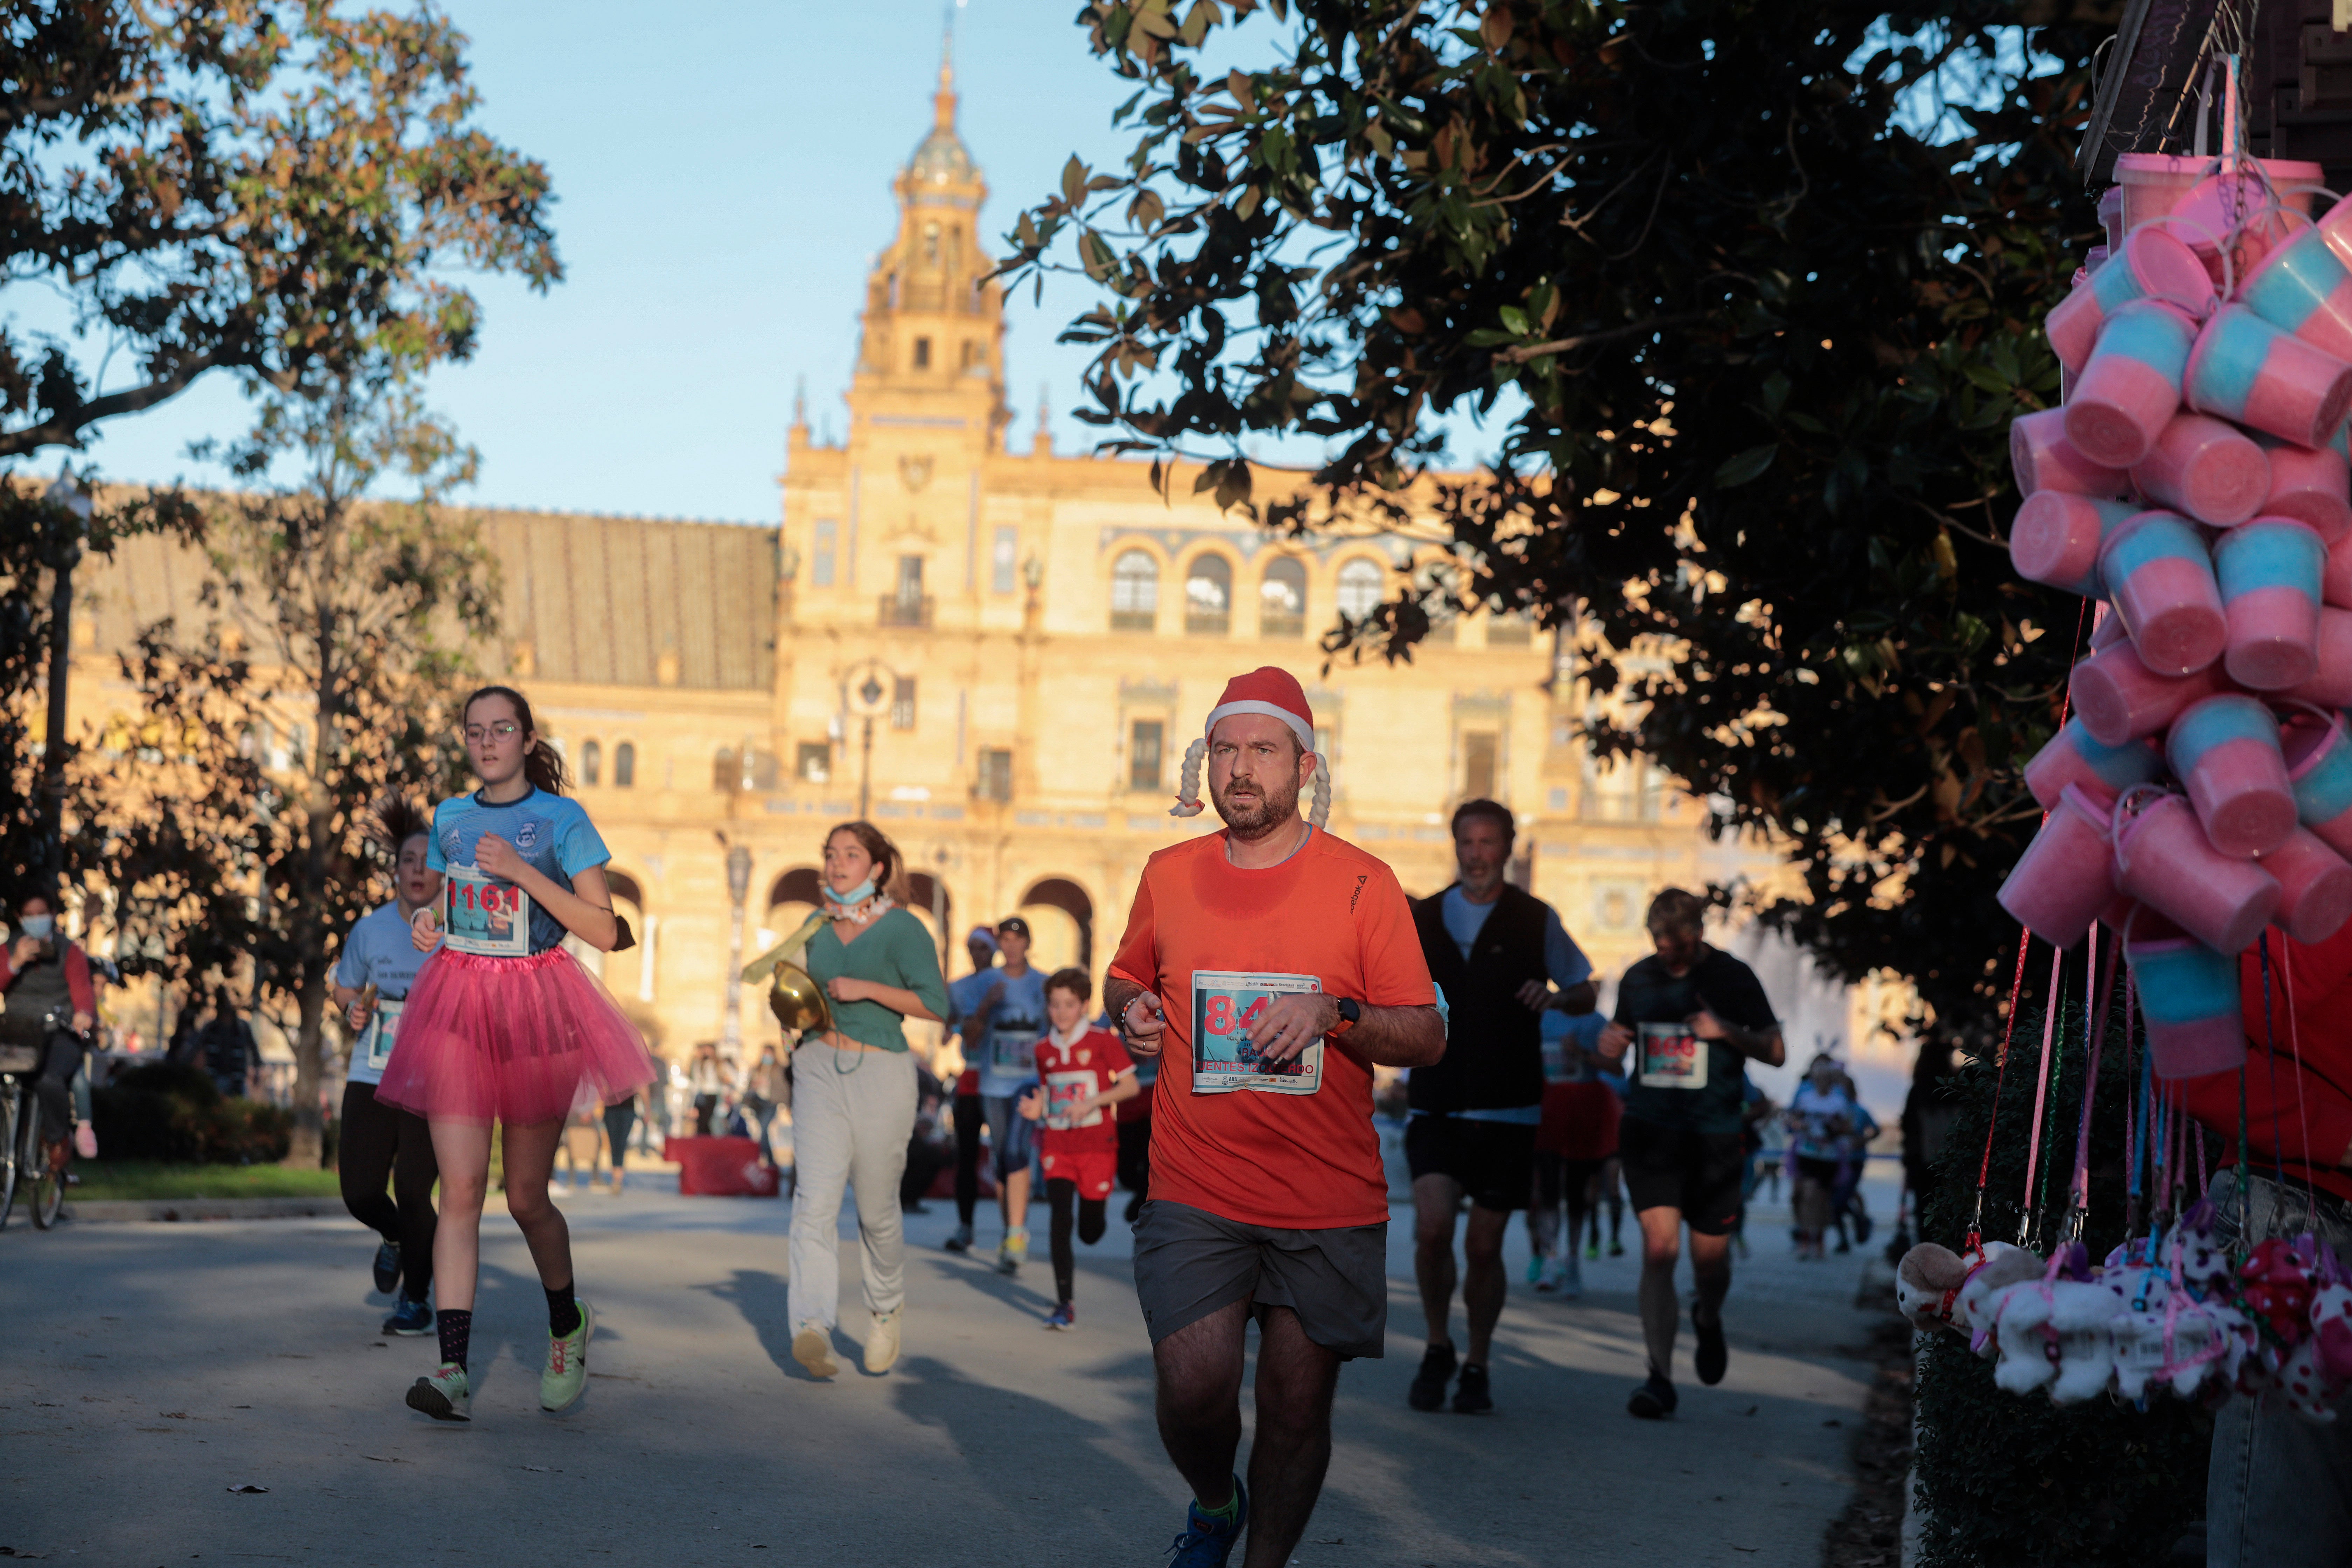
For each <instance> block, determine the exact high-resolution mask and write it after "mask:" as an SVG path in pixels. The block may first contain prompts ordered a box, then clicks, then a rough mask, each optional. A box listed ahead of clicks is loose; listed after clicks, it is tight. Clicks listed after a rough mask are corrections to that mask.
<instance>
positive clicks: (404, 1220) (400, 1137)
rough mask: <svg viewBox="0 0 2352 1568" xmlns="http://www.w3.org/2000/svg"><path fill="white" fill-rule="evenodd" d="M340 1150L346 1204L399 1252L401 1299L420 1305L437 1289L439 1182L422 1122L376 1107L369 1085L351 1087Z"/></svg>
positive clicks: (345, 1096)
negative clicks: (435, 1200) (387, 1182)
mask: <svg viewBox="0 0 2352 1568" xmlns="http://www.w3.org/2000/svg"><path fill="white" fill-rule="evenodd" d="M337 1151H338V1152H337V1158H336V1163H337V1164H338V1165H340V1166H341V1177H342V1187H343V1206H344V1207H345V1208H347V1209H349V1210H351V1211H352V1218H353V1219H355V1220H357V1221H359V1222H360V1223H361V1224H362V1225H363V1226H367V1227H368V1228H369V1229H370V1230H372V1231H374V1232H375V1233H376V1234H377V1235H378V1236H381V1237H383V1238H384V1239H385V1240H386V1241H389V1242H391V1243H392V1244H393V1245H394V1246H395V1247H399V1248H400V1279H401V1284H400V1293H401V1294H402V1295H404V1296H405V1297H407V1298H408V1299H409V1300H412V1301H422V1300H425V1293H426V1292H427V1291H429V1290H430V1289H432V1288H433V1226H434V1219H435V1216H434V1213H433V1184H434V1183H435V1182H436V1181H438V1180H439V1179H440V1176H441V1167H440V1165H439V1163H437V1162H436V1161H435V1159H434V1158H433V1134H432V1133H431V1131H428V1130H427V1129H426V1127H425V1118H423V1117H422V1116H419V1115H417V1114H416V1113H415V1111H413V1110H395V1109H394V1108H393V1107H391V1106H389V1105H378V1104H377V1103H376V1102H375V1085H373V1084H372V1083H347V1084H345V1085H343V1125H342V1132H341V1140H340V1142H338V1144H337ZM387 1177H388V1178H390V1180H391V1182H392V1191H393V1196H392V1197H386V1196H385V1195H384V1192H383V1187H384V1182H385V1179H386V1178H387Z"/></svg>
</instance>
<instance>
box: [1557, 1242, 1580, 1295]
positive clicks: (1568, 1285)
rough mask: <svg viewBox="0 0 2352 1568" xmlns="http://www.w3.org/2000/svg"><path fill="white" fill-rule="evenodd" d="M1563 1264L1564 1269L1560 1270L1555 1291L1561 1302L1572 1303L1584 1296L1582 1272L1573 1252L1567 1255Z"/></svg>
mask: <svg viewBox="0 0 2352 1568" xmlns="http://www.w3.org/2000/svg"><path fill="white" fill-rule="evenodd" d="M1565 1262H1566V1267H1564V1268H1562V1269H1561V1270H1560V1275H1559V1285H1558V1286H1557V1289H1559V1297H1560V1300H1563V1301H1573V1300H1576V1299H1577V1298H1578V1297H1579V1296H1581V1295H1583V1294H1584V1270H1583V1268H1582V1267H1581V1266H1580V1265H1579V1264H1578V1263H1577V1261H1576V1254H1574V1253H1573V1252H1571V1253H1570V1254H1569V1255H1568V1257H1567V1258H1566V1260H1565Z"/></svg>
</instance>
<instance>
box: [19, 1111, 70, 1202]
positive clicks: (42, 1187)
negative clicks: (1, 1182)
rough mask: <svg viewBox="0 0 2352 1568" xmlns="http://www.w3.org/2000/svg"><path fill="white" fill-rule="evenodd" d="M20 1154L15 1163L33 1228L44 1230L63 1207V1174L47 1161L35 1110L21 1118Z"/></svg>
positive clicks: (64, 1175)
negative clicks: (22, 1136)
mask: <svg viewBox="0 0 2352 1568" xmlns="http://www.w3.org/2000/svg"><path fill="white" fill-rule="evenodd" d="M24 1121H25V1136H24V1138H23V1140H22V1145H21V1146H22V1147H23V1149H24V1153H23V1154H22V1155H21V1156H20V1157H19V1158H18V1160H17V1162H16V1163H17V1164H18V1165H19V1166H21V1167H22V1168H23V1170H24V1172H25V1175H24V1177H23V1178H22V1179H23V1181H24V1184H25V1186H26V1194H25V1196H26V1199H27V1200H28V1201H27V1206H28V1207H29V1208H31V1210H32V1211H33V1228H34V1229H35V1230H47V1229H48V1228H49V1226H53V1225H55V1224H57V1223H58V1215H59V1214H61V1213H63V1212H64V1210H65V1206H66V1173H65V1172H64V1170H63V1169H62V1168H60V1167H59V1166H58V1165H56V1164H53V1163H50V1160H49V1151H48V1149H47V1146H46V1145H45V1143H44V1142H43V1140H42V1138H41V1118H40V1116H39V1114H38V1112H36V1113H35V1114H33V1115H31V1116H27V1117H26V1118H25V1119H24Z"/></svg>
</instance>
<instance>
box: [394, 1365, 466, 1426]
mask: <svg viewBox="0 0 2352 1568" xmlns="http://www.w3.org/2000/svg"><path fill="white" fill-rule="evenodd" d="M408 1407H409V1408H410V1409H411V1410H421V1411H423V1412H424V1413H425V1415H430V1416H431V1417H433V1419H434V1420H436V1421H471V1420H472V1419H473V1418H474V1417H473V1415H472V1411H473V1408H474V1384H473V1380H472V1379H471V1378H469V1377H467V1375H466V1369H465V1368H464V1367H462V1366H459V1365H458V1364H457V1363H456V1362H454V1361H445V1362H443V1363H441V1364H440V1365H439V1366H436V1367H435V1368H434V1369H433V1375H432V1376H430V1377H420V1378H418V1379H417V1380H416V1381H415V1383H413V1384H410V1385H409V1388H408Z"/></svg>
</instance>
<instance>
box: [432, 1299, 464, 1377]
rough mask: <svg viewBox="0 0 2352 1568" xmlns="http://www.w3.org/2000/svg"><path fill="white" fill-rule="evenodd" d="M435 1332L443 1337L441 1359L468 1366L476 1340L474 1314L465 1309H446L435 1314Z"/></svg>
mask: <svg viewBox="0 0 2352 1568" xmlns="http://www.w3.org/2000/svg"><path fill="white" fill-rule="evenodd" d="M433 1328H434V1331H435V1332H436V1333H438V1334H439V1335H440V1336H441V1359H442V1360H443V1361H454V1362H456V1363H457V1364H458V1365H459V1366H463V1365H465V1364H466V1352H467V1350H468V1349H469V1348H470V1347H471V1343H472V1341H473V1338H474V1314H473V1312H472V1310H470V1309H468V1308H465V1307H444V1308H442V1309H441V1310H439V1311H437V1312H436V1313H434V1314H433Z"/></svg>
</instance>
